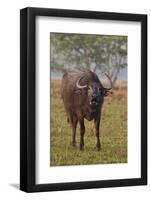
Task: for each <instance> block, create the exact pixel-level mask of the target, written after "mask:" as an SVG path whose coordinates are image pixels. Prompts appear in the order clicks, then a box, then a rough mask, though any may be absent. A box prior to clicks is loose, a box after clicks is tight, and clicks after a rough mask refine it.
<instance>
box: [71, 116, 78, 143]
mask: <svg viewBox="0 0 151 200" xmlns="http://www.w3.org/2000/svg"><path fill="white" fill-rule="evenodd" d="M77 122H78V119H77V117H76V116H73V117H72V119H71V126H72V133H71V134H72V139H71V143H72V145H73V146H76V127H77Z"/></svg>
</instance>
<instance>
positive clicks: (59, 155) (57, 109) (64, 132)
mask: <svg viewBox="0 0 151 200" xmlns="http://www.w3.org/2000/svg"><path fill="white" fill-rule="evenodd" d="M127 43H128V36H127V35H101V34H100V35H95V34H79V33H58V32H50V167H55V166H71V165H92V164H114V163H115V164H120V163H127V162H128V144H127V143H128V134H127V120H128V119H127V113H128V112H127V90H128V88H127V86H128V84H127V76H128V72H127V71H128V64H127V63H128V61H127V59H128V55H127V54H128V53H127Z"/></svg>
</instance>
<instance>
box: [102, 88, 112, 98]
mask: <svg viewBox="0 0 151 200" xmlns="http://www.w3.org/2000/svg"><path fill="white" fill-rule="evenodd" d="M109 94H112V90H111V89H106V88H104V96H105V97H106V96H108V95H109Z"/></svg>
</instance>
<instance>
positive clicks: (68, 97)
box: [61, 70, 112, 150]
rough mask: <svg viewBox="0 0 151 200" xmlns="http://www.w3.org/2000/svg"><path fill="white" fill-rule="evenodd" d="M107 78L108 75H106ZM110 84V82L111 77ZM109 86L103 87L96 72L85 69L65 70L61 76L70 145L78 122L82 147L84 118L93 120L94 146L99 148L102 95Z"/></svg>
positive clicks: (74, 141) (105, 94)
mask: <svg viewBox="0 0 151 200" xmlns="http://www.w3.org/2000/svg"><path fill="white" fill-rule="evenodd" d="M108 78H109V77H108ZM109 80H110V84H112V82H111V79H109ZM111 88H112V87H110V88H105V87H103V85H102V83H101V82H100V80H99V78H98V76H97V75H96V73H94V72H92V71H90V70H87V71H82V72H66V73H65V74H64V75H63V78H62V87H61V96H62V99H63V103H64V108H65V111H66V114H67V120H68V122H69V123H70V124H71V127H72V145H73V146H75V145H76V127H77V123H78V122H79V124H80V150H83V149H84V133H85V125H84V119H87V120H88V121H91V120H94V124H95V135H96V139H97V140H96V148H97V150H100V148H101V144H100V138H99V135H100V131H99V126H100V119H101V109H102V105H103V101H104V96H107V95H108V93H109V91H110V90H111Z"/></svg>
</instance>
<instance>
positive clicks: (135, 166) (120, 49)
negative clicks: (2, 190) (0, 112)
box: [20, 8, 147, 192]
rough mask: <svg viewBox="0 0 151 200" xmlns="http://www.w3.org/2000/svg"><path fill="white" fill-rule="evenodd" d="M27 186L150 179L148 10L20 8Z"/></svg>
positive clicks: (120, 183)
mask: <svg viewBox="0 0 151 200" xmlns="http://www.w3.org/2000/svg"><path fill="white" fill-rule="evenodd" d="M20 84H21V85H20V189H21V190H23V191H26V192H40V191H54V190H71V189H88V188H103V187H120V186H132V185H146V184H147V16H146V15H143V14H125V13H109V12H94V11H81V10H79V11H78V10H62V9H47V8H25V9H22V10H21V12H20Z"/></svg>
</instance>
